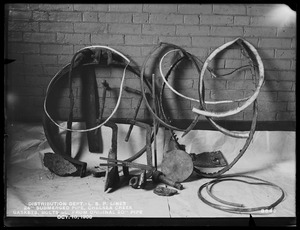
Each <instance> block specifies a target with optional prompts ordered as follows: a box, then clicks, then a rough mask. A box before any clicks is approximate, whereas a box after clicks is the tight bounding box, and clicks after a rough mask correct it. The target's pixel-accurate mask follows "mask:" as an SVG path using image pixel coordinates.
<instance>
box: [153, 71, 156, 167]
mask: <svg viewBox="0 0 300 230" xmlns="http://www.w3.org/2000/svg"><path fill="white" fill-rule="evenodd" d="M152 95H153V96H152V99H153V109H154V113H155V114H156V112H157V111H156V92H155V75H154V74H152ZM156 132H157V130H156V120H155V117H154V116H153V135H154V142H153V145H154V146H153V149H154V167H155V169H157V148H156V146H157V143H156Z"/></svg>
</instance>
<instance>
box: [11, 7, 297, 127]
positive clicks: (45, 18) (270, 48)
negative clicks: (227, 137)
mask: <svg viewBox="0 0 300 230" xmlns="http://www.w3.org/2000/svg"><path fill="white" fill-rule="evenodd" d="M6 6H7V10H8V20H7V23H8V24H7V57H8V58H10V59H15V60H16V61H15V62H13V63H11V64H9V65H8V66H7V82H6V83H7V90H8V91H7V92H8V94H7V96H8V97H7V98H8V101H9V103H8V109H9V111H8V112H9V117H10V118H11V119H28V118H32V119H35V120H39V119H40V118H41V116H42V113H43V107H42V104H43V99H44V96H45V92H46V87H47V85H48V83H49V81H50V80H51V78H52V77H53V76H54V75H55V74H56V73H57V72H58V71H59V70H60V69H62V68H63V66H65V65H66V64H67V63H69V62H70V60H71V58H72V56H73V54H74V53H75V52H76V51H77V50H78V49H80V48H82V47H85V46H90V45H107V46H110V47H112V48H114V49H116V50H119V51H121V52H123V53H124V54H125V55H126V56H127V57H129V58H130V59H131V60H132V61H133V62H134V63H136V64H137V65H138V66H139V67H140V66H141V65H142V63H143V61H144V60H145V58H146V56H147V55H148V54H149V52H150V50H152V48H153V47H154V45H156V44H157V43H158V42H169V43H173V44H176V45H178V46H181V47H183V48H184V49H186V50H187V51H189V52H191V53H192V54H194V55H196V56H197V57H198V58H199V59H201V60H202V61H204V60H205V59H206V57H207V56H208V55H209V53H211V52H212V51H213V50H214V49H215V48H216V47H218V46H220V45H222V44H224V43H225V42H228V41H231V40H233V39H234V38H236V37H243V38H244V39H246V40H247V41H249V42H250V43H252V44H253V45H254V46H255V47H256V48H257V50H258V52H259V54H260V56H261V58H262V60H263V63H264V67H265V84H264V86H263V88H262V90H261V93H260V95H259V100H258V102H259V121H295V88H296V82H295V75H296V71H295V68H296V27H295V25H294V24H285V25H283V27H277V26H276V25H273V24H270V23H267V21H268V19H269V17H268V12H269V11H271V10H272V9H273V8H274V5H269V4H233V5H228V4H226V5H222V4H203V5H201V4H200V5H198V4H197V5H192V4H169V5H168V4H161V5H158V4H133V5H131V4H53V5H52V4H9V5H6ZM244 61H246V60H244V59H243V56H242V55H241V53H240V51H239V50H238V49H235V47H232V49H228V51H226V52H224V54H222V55H221V56H219V57H218V58H217V59H216V60H215V61H214V62H213V63H212V66H211V67H212V68H213V69H214V70H215V71H216V72H217V73H226V71H227V72H228V71H229V72H230V70H232V69H234V68H236V67H238V66H239V65H241V64H243V62H244ZM155 69H156V70H157V67H155ZM101 71H102V72H101V73H98V74H97V82H98V85H99V90H98V91H99V96H101V95H102V90H103V89H102V87H101V84H100V83H101V81H102V80H103V79H106V80H107V81H108V83H109V84H110V86H111V87H112V88H113V90H112V91H110V92H108V94H107V101H106V108H105V112H104V116H107V115H109V114H110V112H111V111H112V109H113V108H114V105H115V103H116V96H117V94H118V89H117V88H118V86H119V84H120V79H121V75H122V70H121V69H106V70H101ZM172 76H173V78H172V79H173V83H174V84H175V85H176V87H177V89H178V90H179V91H180V92H182V93H183V94H185V95H188V96H191V97H198V94H197V84H198V75H197V72H196V71H195V69H194V68H193V66H192V65H191V63H181V64H180V68H177V69H176V71H175V72H174V74H173V75H172ZM175 77H176V81H174V78H175ZM74 81H75V83H74V92H75V96H76V100H77V101H76V103H75V109H74V111H75V116H77V117H80V116H81V103H80V96H81V95H80V82H79V83H76V81H77V80H76V79H74ZM170 82H172V80H170ZM125 84H126V85H127V86H130V87H133V88H137V89H138V88H140V82H139V80H138V78H136V76H134V75H133V74H130V73H129V74H128V76H127V78H126V82H125ZM67 87H68V86H67V83H66V82H65V83H64V81H62V82H61V87H60V88H59V90H60V93H58V94H56V97H54V98H53V100H54V105H55V106H53V109H54V110H55V111H53V113H55V114H56V115H58V116H60V117H66V116H67V114H68V103H69V101H68V89H67ZM205 87H206V92H205V95H206V99H207V100H214V99H224V98H225V97H228V98H234V97H236V98H240V97H244V96H247V95H250V94H251V92H252V91H251V90H252V89H253V81H252V80H251V76H250V75H249V73H248V72H247V71H246V72H245V73H243V75H239V76H238V74H236V76H231V78H230V77H228V76H227V77H224V78H222V79H211V78H209V77H207V78H206V82H205ZM251 87H252V88H251ZM165 95H166V99H165V103H166V105H167V106H168V108H169V114H170V116H172V117H173V118H177V119H182V118H185V119H190V118H193V117H194V114H193V113H192V112H191V108H192V107H193V106H197V103H194V102H190V101H186V100H182V99H179V98H178V97H177V96H174V95H173V94H172V93H171V92H170V90H166V92H165ZM137 103H138V97H137V96H135V95H133V94H130V93H124V95H123V99H122V103H121V105H120V107H119V110H118V112H117V114H116V115H115V117H118V118H129V117H132V116H133V115H134V109H135V108H136V106H137ZM212 109H213V108H212ZM218 109H226V108H222V107H220V108H218ZM149 116H150V115H149V112H148V111H147V109H146V107H145V105H142V107H141V110H140V111H139V115H138V118H139V119H147V118H149ZM201 119H204V118H201ZM226 119H231V120H251V108H247V109H246V110H244V111H243V112H241V113H239V114H237V115H235V116H232V117H228V118H226Z"/></svg>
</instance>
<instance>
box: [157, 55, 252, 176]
mask: <svg viewBox="0 0 300 230" xmlns="http://www.w3.org/2000/svg"><path fill="white" fill-rule="evenodd" d="M182 59H183V57H182V58H180V59H178V60H177V61H175V63H174V64H173V65H172V66H171V67H170V69H169V71H168V73H167V74H166V76H165V80H166V81H167V80H168V77H169V74H170V72H171V71H172V69H173V68H174V67H175V66H176V65H177V64H178V63H179V62H180V61H181V60H182ZM165 85H166V84H165V81H164V82H163V86H162V88H161V91H160V107H161V110H162V115H163V116H164V118H165V119H166V115H165V114H164V112H163V108H162V107H163V105H162V103H163V98H162V94H163V91H164V88H165ZM202 91H203V92H202V95H203V96H204V88H202ZM257 115H258V107H257V101H256V100H255V101H254V103H253V118H252V124H251V129H250V132H249V133H247V134H248V135H247V136H246V138H247V140H246V142H245V145H244V147H243V148H242V149H241V150H240V152H239V154H238V155H237V156H236V157H235V159H234V160H233V161H232V162H231V163H230V164H229V165H227V166H226V167H224V168H223V169H221V170H219V171H217V172H214V173H204V172H201V170H200V169H198V168H196V167H194V171H195V172H196V173H197V174H198V175H200V176H202V177H210V178H212V177H216V176H219V175H221V174H223V173H225V172H226V171H228V170H229V169H230V168H232V167H233V165H234V164H235V163H236V162H237V161H238V160H239V159H240V158H241V157H242V156H243V154H244V153H245V152H246V150H247V148H248V146H249V145H250V143H251V140H252V139H253V135H254V133H255V127H256V121H257ZM206 118H207V119H209V121H211V120H212V119H211V118H210V117H206ZM212 121H213V120H212ZM229 132H231V131H229ZM236 133H238V132H236ZM229 136H232V135H229ZM233 137H236V136H233ZM238 137H239V138H240V136H238ZM244 138H245V137H244ZM178 144H179V143H178Z"/></svg>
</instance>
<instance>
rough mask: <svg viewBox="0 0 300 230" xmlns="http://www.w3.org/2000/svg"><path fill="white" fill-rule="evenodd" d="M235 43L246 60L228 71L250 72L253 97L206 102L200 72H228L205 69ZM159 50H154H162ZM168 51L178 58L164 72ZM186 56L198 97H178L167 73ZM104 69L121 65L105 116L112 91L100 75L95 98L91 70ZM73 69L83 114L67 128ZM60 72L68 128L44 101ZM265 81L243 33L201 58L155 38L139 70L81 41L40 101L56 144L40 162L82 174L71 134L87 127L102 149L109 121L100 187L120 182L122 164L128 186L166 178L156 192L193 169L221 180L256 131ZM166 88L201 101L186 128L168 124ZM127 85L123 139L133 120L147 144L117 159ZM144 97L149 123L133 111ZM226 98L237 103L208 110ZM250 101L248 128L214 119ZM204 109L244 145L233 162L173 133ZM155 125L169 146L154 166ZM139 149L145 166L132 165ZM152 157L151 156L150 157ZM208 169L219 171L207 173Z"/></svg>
mask: <svg viewBox="0 0 300 230" xmlns="http://www.w3.org/2000/svg"><path fill="white" fill-rule="evenodd" d="M232 46H237V47H239V49H240V50H241V53H242V54H243V55H244V57H245V58H246V59H247V60H248V64H247V65H245V66H242V67H239V68H237V69H235V70H234V71H233V72H235V71H240V70H241V69H243V70H244V69H247V70H251V73H252V75H253V76H252V80H253V82H254V84H255V89H254V90H253V93H252V95H250V96H248V97H245V98H239V99H235V100H220V101H207V100H205V98H204V95H205V86H204V83H205V79H204V77H205V75H207V74H208V75H210V77H211V78H212V79H217V78H222V77H224V76H226V75H229V74H223V75H221V74H219V75H218V74H217V73H216V72H215V71H214V70H213V69H212V68H211V67H210V63H211V62H212V61H213V60H214V59H215V58H216V57H217V56H218V55H219V54H220V53H222V52H223V51H224V50H226V49H227V48H229V47H232ZM157 53H159V55H158V54H157ZM169 56H172V57H173V59H175V61H173V63H172V64H171V65H169V68H168V69H167V71H164V70H163V69H164V68H163V63H164V61H165V60H166V59H167V58H168V57H169ZM153 60H154V63H158V64H154V68H153V69H155V68H158V69H159V74H155V73H154V70H153V71H152V73H146V71H147V66H149V63H150V62H151V61H153ZM186 61H187V62H190V63H192V65H193V67H194V69H196V71H197V73H198V85H197V90H198V97H197V98H193V97H189V96H186V95H183V94H182V93H181V92H179V91H178V90H176V89H175V88H174V87H173V86H172V84H170V82H169V78H170V76H171V75H172V73H173V72H175V71H176V68H177V67H178V66H179V65H180V64H182V63H184V62H186ZM102 67H111V68H114V67H118V68H122V69H123V74H122V76H121V81H120V82H121V84H120V86H119V94H118V97H117V102H116V105H115V108H114V109H113V110H112V112H111V114H110V115H109V116H107V117H104V115H103V114H104V110H105V103H106V100H105V99H106V93H107V91H109V90H111V88H110V85H109V80H107V81H106V80H104V81H102V88H103V92H102V95H101V101H100V102H99V101H98V98H99V95H98V91H97V88H98V86H97V81H96V76H95V68H102ZM127 70H128V71H130V72H132V73H133V74H134V76H136V77H138V78H139V79H140V85H141V89H140V90H137V89H133V88H131V87H130V86H126V85H125V78H126V71H127ZM74 72H77V73H78V72H79V74H80V76H82V82H83V87H84V89H83V96H84V97H85V101H84V106H85V107H84V109H85V111H88V112H87V114H86V115H85V118H84V119H85V125H86V129H73V128H72V122H74V121H73V118H74V114H73V109H74V100H75V99H74V91H73V85H72V82H73V75H74ZM148 72H149V71H148ZM233 72H231V73H233ZM231 73H230V74H231ZM174 76H175V75H174ZM62 78H65V79H67V80H68V86H69V88H68V89H69V103H70V111H69V116H68V119H67V125H66V127H65V126H62V125H61V124H60V123H59V122H57V121H56V120H55V119H54V118H53V116H51V112H49V111H48V110H49V108H48V107H49V106H48V103H49V100H50V99H49V97H50V95H51V92H52V91H53V89H54V88H55V87H57V82H58V81H59V80H60V79H62ZM173 81H176V79H173ZM263 83H264V67H263V63H262V60H261V58H260V56H259V54H258V52H257V50H256V49H255V47H254V46H253V45H251V44H250V43H249V42H248V41H246V40H244V39H242V38H237V39H234V40H233V41H230V42H227V43H225V44H224V45H222V46H220V47H218V48H217V49H215V50H214V51H213V52H212V53H211V54H210V55H209V56H208V57H207V58H206V60H205V61H204V62H203V61H201V60H200V59H199V58H198V57H196V56H195V55H193V54H191V53H189V52H187V51H186V50H184V49H183V48H181V47H179V46H176V45H174V44H169V43H160V44H158V45H157V46H155V47H154V48H153V50H152V51H151V52H150V53H149V55H148V56H147V57H146V58H145V61H144V63H143V65H142V67H141V70H139V69H138V68H137V67H136V66H133V65H132V63H131V61H130V59H129V58H127V57H126V56H125V55H124V54H122V53H120V52H119V51H116V50H115V49H113V48H111V47H108V46H89V47H85V48H83V49H80V50H79V51H77V52H76V53H75V55H74V56H73V58H72V60H71V63H70V64H68V65H66V66H65V67H64V68H63V69H62V70H61V71H59V72H58V73H57V74H56V75H55V76H54V77H53V78H52V80H51V81H50V83H49V85H48V88H47V91H46V97H45V100H44V112H45V113H44V117H43V127H44V130H45V135H46V137H47V140H48V142H49V144H50V146H51V148H52V149H53V151H54V154H47V155H45V158H44V163H45V165H46V163H47V166H48V168H49V169H50V170H51V171H53V172H54V173H56V174H58V173H57V172H58V171H60V172H61V171H63V170H61V168H63V167H64V165H67V164H71V165H72V166H73V171H72V172H71V173H70V172H65V173H64V172H63V173H61V174H59V175H62V176H66V175H80V176H81V177H84V176H85V174H86V167H87V163H86V162H81V161H79V160H77V159H75V158H73V157H72V153H71V151H72V132H81V133H86V134H87V139H88V145H89V151H90V152H101V151H102V149H101V143H100V140H101V137H100V135H101V132H100V131H99V130H100V129H101V127H102V126H106V127H109V128H111V129H112V138H111V148H110V151H109V153H108V157H107V158H105V157H100V159H101V160H104V161H105V163H101V164H100V166H102V167H105V168H106V170H105V171H98V172H97V171H95V172H94V176H99V177H100V176H105V186H104V190H105V191H107V190H110V191H113V190H114V189H116V188H117V187H118V185H119V184H120V176H119V173H120V170H119V169H120V168H119V167H121V168H122V171H123V176H124V178H125V179H126V180H127V181H128V184H129V185H130V186H131V187H132V188H135V189H139V188H144V187H145V186H146V185H147V183H154V184H158V185H159V184H161V183H163V184H165V185H166V186H157V187H156V189H154V193H155V194H157V195H163V196H170V195H174V194H177V193H178V191H177V190H176V189H178V190H182V189H183V185H182V184H181V182H184V181H186V180H187V179H188V178H189V177H190V176H191V174H192V173H193V172H195V173H196V174H197V175H199V176H200V177H206V178H219V177H220V176H221V175H222V174H223V173H225V172H226V171H228V170H229V169H230V168H232V167H233V165H234V164H235V163H236V162H237V161H238V160H239V159H240V158H241V157H242V156H243V154H244V153H245V151H246V150H247V148H248V146H249V145H250V143H251V140H252V138H253V135H254V132H255V126H256V120H257V114H258V108H257V97H258V95H259V92H260V89H261V87H262V85H263ZM166 88H168V90H171V91H172V92H173V93H174V94H176V95H177V96H178V97H179V98H180V99H182V100H188V101H191V102H194V103H197V104H198V106H197V107H194V108H193V109H192V112H193V113H194V119H193V120H192V122H191V123H190V125H189V126H188V127H186V128H184V129H183V128H180V127H176V126H174V125H173V123H172V120H171V118H170V117H169V115H168V111H167V109H166V108H165V106H164V92H165V89H166ZM124 91H126V92H127V93H130V94H134V95H136V96H138V97H139V100H138V104H137V106H136V110H135V113H134V116H133V118H132V119H128V123H129V124H130V126H129V130H128V133H127V135H126V137H125V141H126V142H128V140H129V138H130V133H131V131H132V128H133V126H138V127H140V128H143V129H145V130H146V136H145V139H146V144H145V146H144V147H143V148H142V149H141V150H139V151H138V152H137V153H135V154H134V155H133V156H132V157H130V158H128V159H126V160H119V159H118V157H117V156H118V154H117V146H118V140H117V136H118V126H117V124H116V123H115V122H113V119H112V117H113V116H114V114H115V113H116V111H117V110H118V107H119V105H120V102H121V100H122V94H123V92H124ZM142 103H144V104H145V106H146V108H147V109H148V111H149V112H150V114H151V116H152V118H153V123H152V124H147V123H144V122H140V121H138V120H137V115H138V112H139V109H140V107H141V104H142ZM224 104H225V105H226V104H234V105H237V106H236V107H234V108H232V109H229V110H227V111H222V112H215V111H210V110H209V109H208V108H207V106H209V105H224ZM250 105H253V118H252V123H251V128H250V131H249V132H239V131H231V130H228V129H225V128H224V127H222V126H221V125H219V124H218V123H217V122H216V119H215V118H225V117H228V116H233V115H236V114H238V113H240V112H242V111H243V110H244V109H246V108H247V107H249V106H250ZM201 115H202V116H204V117H205V118H206V119H207V120H208V121H209V123H210V124H211V125H212V126H213V127H214V128H215V129H216V130H218V131H220V132H222V133H224V134H225V135H228V136H231V137H234V138H243V139H245V144H244V146H243V148H242V149H241V150H240V151H239V152H238V153H237V154H236V156H235V158H234V159H233V160H232V161H231V162H228V161H227V159H226V158H225V156H224V155H226V154H223V153H222V152H221V151H219V150H216V151H213V152H203V153H199V154H195V153H187V152H186V150H185V146H184V145H182V144H180V143H179V138H178V137H177V136H176V135H175V131H179V132H182V133H183V135H182V136H185V135H186V134H188V133H189V132H190V131H191V130H193V129H194V128H195V125H196V124H197V123H198V121H199V119H200V116H201ZM159 127H164V128H165V129H166V130H167V131H168V132H169V134H170V136H171V138H170V144H169V146H170V147H169V148H168V149H166V150H165V152H164V154H163V160H162V162H161V170H158V166H157V165H158V162H157V142H156V135H157V133H158V130H159ZM59 130H64V131H65V132H66V137H65V143H64V145H58V144H57V135H59ZM144 153H146V158H147V164H138V163H135V162H134V160H136V159H137V158H139V157H140V156H142V155H143V154H144ZM53 156H55V157H56V158H57V157H60V158H61V160H60V161H59V162H60V165H59V164H56V165H55V164H51V162H52V159H53ZM152 156H154V159H153V157H152ZM74 168H75V170H74ZM133 168H135V169H138V170H140V174H134V175H132V174H131V170H130V169H133ZM206 169H217V170H212V171H209V170H208V171H207V170H206ZM149 180H151V182H149ZM167 186H170V187H172V188H169V187H167Z"/></svg>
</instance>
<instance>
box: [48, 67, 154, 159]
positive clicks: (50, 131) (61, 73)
mask: <svg viewBox="0 0 300 230" xmlns="http://www.w3.org/2000/svg"><path fill="white" fill-rule="evenodd" d="M92 65H95V66H97V64H94V63H93V64H92ZM128 70H129V71H131V72H133V73H134V74H135V75H136V76H137V77H140V73H139V72H138V71H136V70H135V69H134V68H133V67H131V66H130V65H129V66H128ZM69 71H70V63H69V64H67V65H65V66H64V67H63V68H62V69H61V70H60V71H59V72H58V73H56V75H55V76H54V77H53V78H52V79H51V81H50V83H49V84H48V87H47V91H46V92H47V93H46V96H47V97H48V96H49V94H50V92H51V90H52V88H53V87H54V86H55V84H56V82H57V81H58V80H59V79H61V78H62V77H63V76H65V75H66V74H68V73H69ZM145 84H146V86H147V88H148V89H149V90H150V91H151V87H150V85H149V83H148V82H145ZM44 102H45V103H47V100H46V99H45V101H44ZM157 125H158V124H157ZM43 126H44V130H45V134H46V137H47V140H48V142H49V144H50V147H51V148H52V149H53V150H54V152H55V153H57V154H60V155H63V156H64V157H65V158H66V159H68V160H69V161H71V162H73V161H74V162H75V161H76V163H77V164H86V163H84V162H80V161H77V160H75V159H73V158H72V157H70V156H68V155H66V154H64V152H63V151H62V149H60V148H59V146H57V144H56V141H55V140H54V138H53V131H54V127H56V128H60V126H57V125H55V123H54V122H52V121H51V120H50V118H49V116H48V115H47V113H43ZM156 130H158V129H156ZM56 131H58V130H56ZM74 131H77V130H74ZM153 139H154V133H152V134H151V139H150V141H151V142H153ZM145 151H147V146H146V145H145V146H144V147H143V148H142V149H141V150H139V151H138V152H137V153H135V154H134V155H133V156H131V157H130V158H128V159H126V161H134V160H136V159H137V158H139V157H140V156H142V155H143V153H144V152H145Z"/></svg>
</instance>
